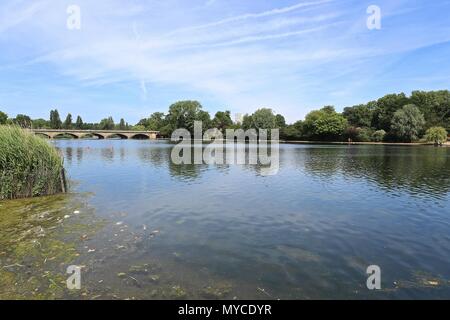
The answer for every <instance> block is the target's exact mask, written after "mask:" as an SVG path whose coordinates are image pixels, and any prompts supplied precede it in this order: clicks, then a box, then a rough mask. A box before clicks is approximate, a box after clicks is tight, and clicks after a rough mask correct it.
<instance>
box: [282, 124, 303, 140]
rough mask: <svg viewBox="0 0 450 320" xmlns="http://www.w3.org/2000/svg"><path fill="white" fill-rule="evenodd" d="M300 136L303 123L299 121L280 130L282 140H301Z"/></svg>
mask: <svg viewBox="0 0 450 320" xmlns="http://www.w3.org/2000/svg"><path fill="white" fill-rule="evenodd" d="M302 136H303V121H301V120H299V121H297V122H295V123H294V124H290V125H287V126H285V127H283V128H281V132H280V138H281V139H283V140H301V139H302Z"/></svg>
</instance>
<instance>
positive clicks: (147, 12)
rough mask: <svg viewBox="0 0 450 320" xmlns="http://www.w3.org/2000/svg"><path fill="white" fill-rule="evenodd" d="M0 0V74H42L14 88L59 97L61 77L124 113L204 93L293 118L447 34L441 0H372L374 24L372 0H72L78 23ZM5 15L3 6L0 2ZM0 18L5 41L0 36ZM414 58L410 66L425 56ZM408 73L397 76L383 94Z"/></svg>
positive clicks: (20, 79) (364, 87)
mask: <svg viewBox="0 0 450 320" xmlns="http://www.w3.org/2000/svg"><path fill="white" fill-rule="evenodd" d="M6 2H7V3H6V4H5V5H6V7H7V8H8V7H9V8H11V7H13V6H15V7H16V8H18V9H20V10H17V11H16V12H15V15H14V16H10V17H9V20H8V22H4V23H3V24H2V23H1V22H0V44H1V45H2V47H8V50H6V51H3V52H2V53H0V62H2V66H0V67H2V70H8V71H7V72H8V74H9V82H8V83H11V84H9V85H11V86H12V85H13V84H14V83H15V88H17V87H18V85H19V83H20V84H23V83H24V82H25V83H26V84H28V85H34V86H39V85H42V86H43V90H40V91H41V92H43V94H42V96H39V94H36V90H34V91H33V92H31V90H30V89H26V86H24V87H23V88H24V89H23V91H24V96H27V95H28V96H29V98H28V100H33V97H35V99H37V100H40V101H42V103H43V104H44V103H45V100H46V99H47V100H49V101H48V104H49V105H50V104H52V99H55V100H58V101H62V100H64V98H63V97H62V96H61V95H62V93H61V90H59V91H58V92H56V93H55V95H56V96H58V97H59V98H58V99H56V98H53V97H52V94H53V92H54V90H52V88H51V87H52V85H56V81H59V82H58V83H57V84H58V85H62V86H63V84H62V83H61V82H63V83H67V85H66V88H67V89H66V91H65V94H66V95H68V96H72V95H77V98H76V99H70V98H69V97H68V98H67V101H68V102H67V104H68V106H67V107H66V108H67V109H69V108H70V107H76V103H78V102H79V101H83V100H85V103H84V105H89V103H90V100H89V99H91V98H90V97H92V96H93V94H92V92H95V101H96V105H97V106H99V107H98V108H104V109H107V106H108V105H111V104H114V105H115V106H117V104H118V103H119V102H120V103H122V104H123V105H124V110H125V106H126V110H129V105H135V106H136V108H140V110H139V111H136V112H133V113H132V114H141V113H150V112H151V111H155V110H164V109H166V108H167V106H168V105H169V104H170V103H171V102H173V101H175V100H177V99H182V98H189V99H200V100H203V101H205V104H206V106H207V107H208V109H211V111H213V112H214V111H215V109H218V108H222V107H225V106H226V107H228V108H230V109H232V111H236V112H249V111H252V110H253V109H255V108H257V107H261V106H268V107H273V108H275V109H276V110H277V111H278V112H283V113H284V114H286V115H287V117H288V119H289V120H291V121H293V120H295V119H298V118H301V117H303V116H304V114H305V113H307V111H308V110H310V109H311V108H313V107H318V106H320V105H324V104H337V105H338V107H339V105H341V106H343V105H345V104H350V103H354V102H362V101H364V100H368V99H370V98H372V96H376V95H380V90H381V89H380V88H379V87H378V86H379V83H380V81H383V80H382V79H383V74H385V73H386V71H387V70H389V68H392V66H393V65H396V64H398V63H399V61H401V59H402V57H404V56H405V55H410V54H415V53H416V52H418V51H420V50H428V49H427V48H430V47H432V46H434V45H437V44H442V43H443V44H445V43H446V42H447V41H450V36H449V34H450V32H449V31H450V29H449V28H450V26H449V24H448V21H447V20H445V18H444V16H443V15H442V16H440V15H439V12H442V10H443V8H446V7H450V5H449V4H442V3H440V6H439V7H433V5H428V6H426V7H424V5H425V2H424V1H421V0H416V1H414V2H415V3H414V4H413V5H414V6H413V7H412V8H414V9H411V10H407V9H408V7H407V2H398V3H397V5H393V4H392V2H389V1H386V0H382V1H380V4H379V5H380V6H381V7H382V8H383V16H384V15H385V16H386V19H385V20H383V28H382V30H380V31H376V32H372V31H369V30H368V29H367V28H366V19H367V13H366V8H367V6H368V5H369V4H371V3H369V2H367V3H365V1H356V0H346V1H333V0H317V1H313V0H308V1H302V2H299V1H287V0H283V1H281V2H280V1H276V2H275V1H274V2H273V4H270V2H264V3H261V2H260V1H250V2H248V3H246V4H245V5H243V4H242V2H241V1H237V0H230V1H227V2H223V1H216V2H214V3H209V5H208V2H204V0H203V1H200V0H193V2H192V3H191V4H187V3H186V2H184V1H178V0H169V1H165V2H161V1H132V2H131V3H130V2H127V3H126V2H125V1H122V0H99V1H95V2H93V1H87V0H77V1H75V2H78V5H79V6H80V8H81V9H82V29H81V30H80V31H79V32H71V31H68V30H67V29H66V28H65V20H66V18H67V14H66V12H65V8H66V5H67V3H63V2H55V1H52V0H48V1H40V2H39V5H38V4H37V3H36V4H34V5H33V3H35V2H33V3H30V2H27V3H25V2H23V1H19V2H17V1H9V0H7V1H6ZM197 2H198V3H197ZM280 3H281V4H280ZM71 4H72V3H71ZM127 4H128V5H127ZM405 6H406V7H405ZM435 6H436V4H435ZM417 8H420V10H418V9H417ZM0 10H2V9H0ZM225 11H226V12H227V13H226V14H224V12H225ZM438 11H439V12H438ZM36 15H38V16H36ZM426 15H432V16H433V17H434V20H433V21H429V20H427V19H426ZM3 16H7V13H6V12H3V11H1V12H0V17H3ZM2 26H3V29H2ZM2 30H3V31H2ZM5 30H8V35H9V37H8V40H4V41H8V43H6V42H1V39H2V35H3V36H6V33H5ZM11 34H12V35H16V37H17V38H11V36H10V35H11ZM23 43H26V44H27V46H26V50H25V48H24V47H23ZM421 48H422V49H421ZM436 54H438V53H435V55H436ZM430 63H431V62H430ZM8 66H9V68H8ZM12 66H14V67H12ZM414 67H415V68H417V69H418V70H417V71H416V72H419V69H424V68H427V66H425V65H423V66H422V65H418V66H414ZM444 68H445V66H444ZM447 71H448V70H447ZM435 72H436V71H435ZM374 75H376V77H375V76H374ZM397 76H398V77H401V76H402V75H401V71H399V74H398V75H397ZM430 76H431V75H430ZM441 77H442V76H441V75H440V74H433V79H440V78H441ZM419 78H421V77H420V76H419V75H418V76H417V77H411V79H419ZM0 79H1V78H0ZM387 80H388V79H385V81H387ZM374 83H376V84H377V87H376V88H374V87H372V84H374ZM414 83H416V82H414V81H413V80H411V81H409V82H408V81H407V80H406V81H405V84H404V85H403V86H401V85H400V84H398V85H397V86H396V87H395V88H391V87H389V88H386V89H385V91H386V92H383V94H384V93H387V92H389V91H395V90H396V89H400V90H404V88H413V87H414ZM435 83H439V81H438V80H436V81H435ZM441 83H445V82H441ZM117 88H120V90H117ZM370 88H372V89H373V90H371V89H370ZM413 89H415V88H413ZM37 91H39V90H37ZM45 92H47V93H48V92H50V94H47V97H45V96H44V93H45ZM83 97H84V98H83ZM361 100H362V101H361ZM1 101H4V102H3V103H2V104H5V103H6V104H13V106H14V107H15V108H17V106H18V103H17V102H15V101H13V100H12V99H9V98H8V97H7V95H6V93H3V94H2V93H0V102H1ZM25 108H27V107H26V106H25ZM81 108H86V112H94V111H92V110H91V109H89V110H87V109H88V107H84V106H81ZM101 112H102V111H98V113H101Z"/></svg>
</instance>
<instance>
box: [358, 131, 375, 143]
mask: <svg viewBox="0 0 450 320" xmlns="http://www.w3.org/2000/svg"><path fill="white" fill-rule="evenodd" d="M372 134H373V131H372V129H370V128H361V129H360V130H359V131H358V135H357V136H356V139H357V141H360V142H369V141H371V140H372V139H371V138H372Z"/></svg>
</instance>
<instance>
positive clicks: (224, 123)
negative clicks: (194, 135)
mask: <svg viewBox="0 0 450 320" xmlns="http://www.w3.org/2000/svg"><path fill="white" fill-rule="evenodd" d="M212 125H213V127H214V128H217V129H219V130H220V131H222V132H224V131H225V129H228V128H230V127H231V126H232V125H233V120H231V113H230V111H225V112H223V111H218V112H216V114H215V115H214V119H213V120H212Z"/></svg>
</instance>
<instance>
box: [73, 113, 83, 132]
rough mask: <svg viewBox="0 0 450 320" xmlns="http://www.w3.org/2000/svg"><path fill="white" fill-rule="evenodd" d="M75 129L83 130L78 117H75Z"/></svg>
mask: <svg viewBox="0 0 450 320" xmlns="http://www.w3.org/2000/svg"><path fill="white" fill-rule="evenodd" d="M75 129H83V119H81V117H80V116H78V117H77V121H75Z"/></svg>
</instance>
